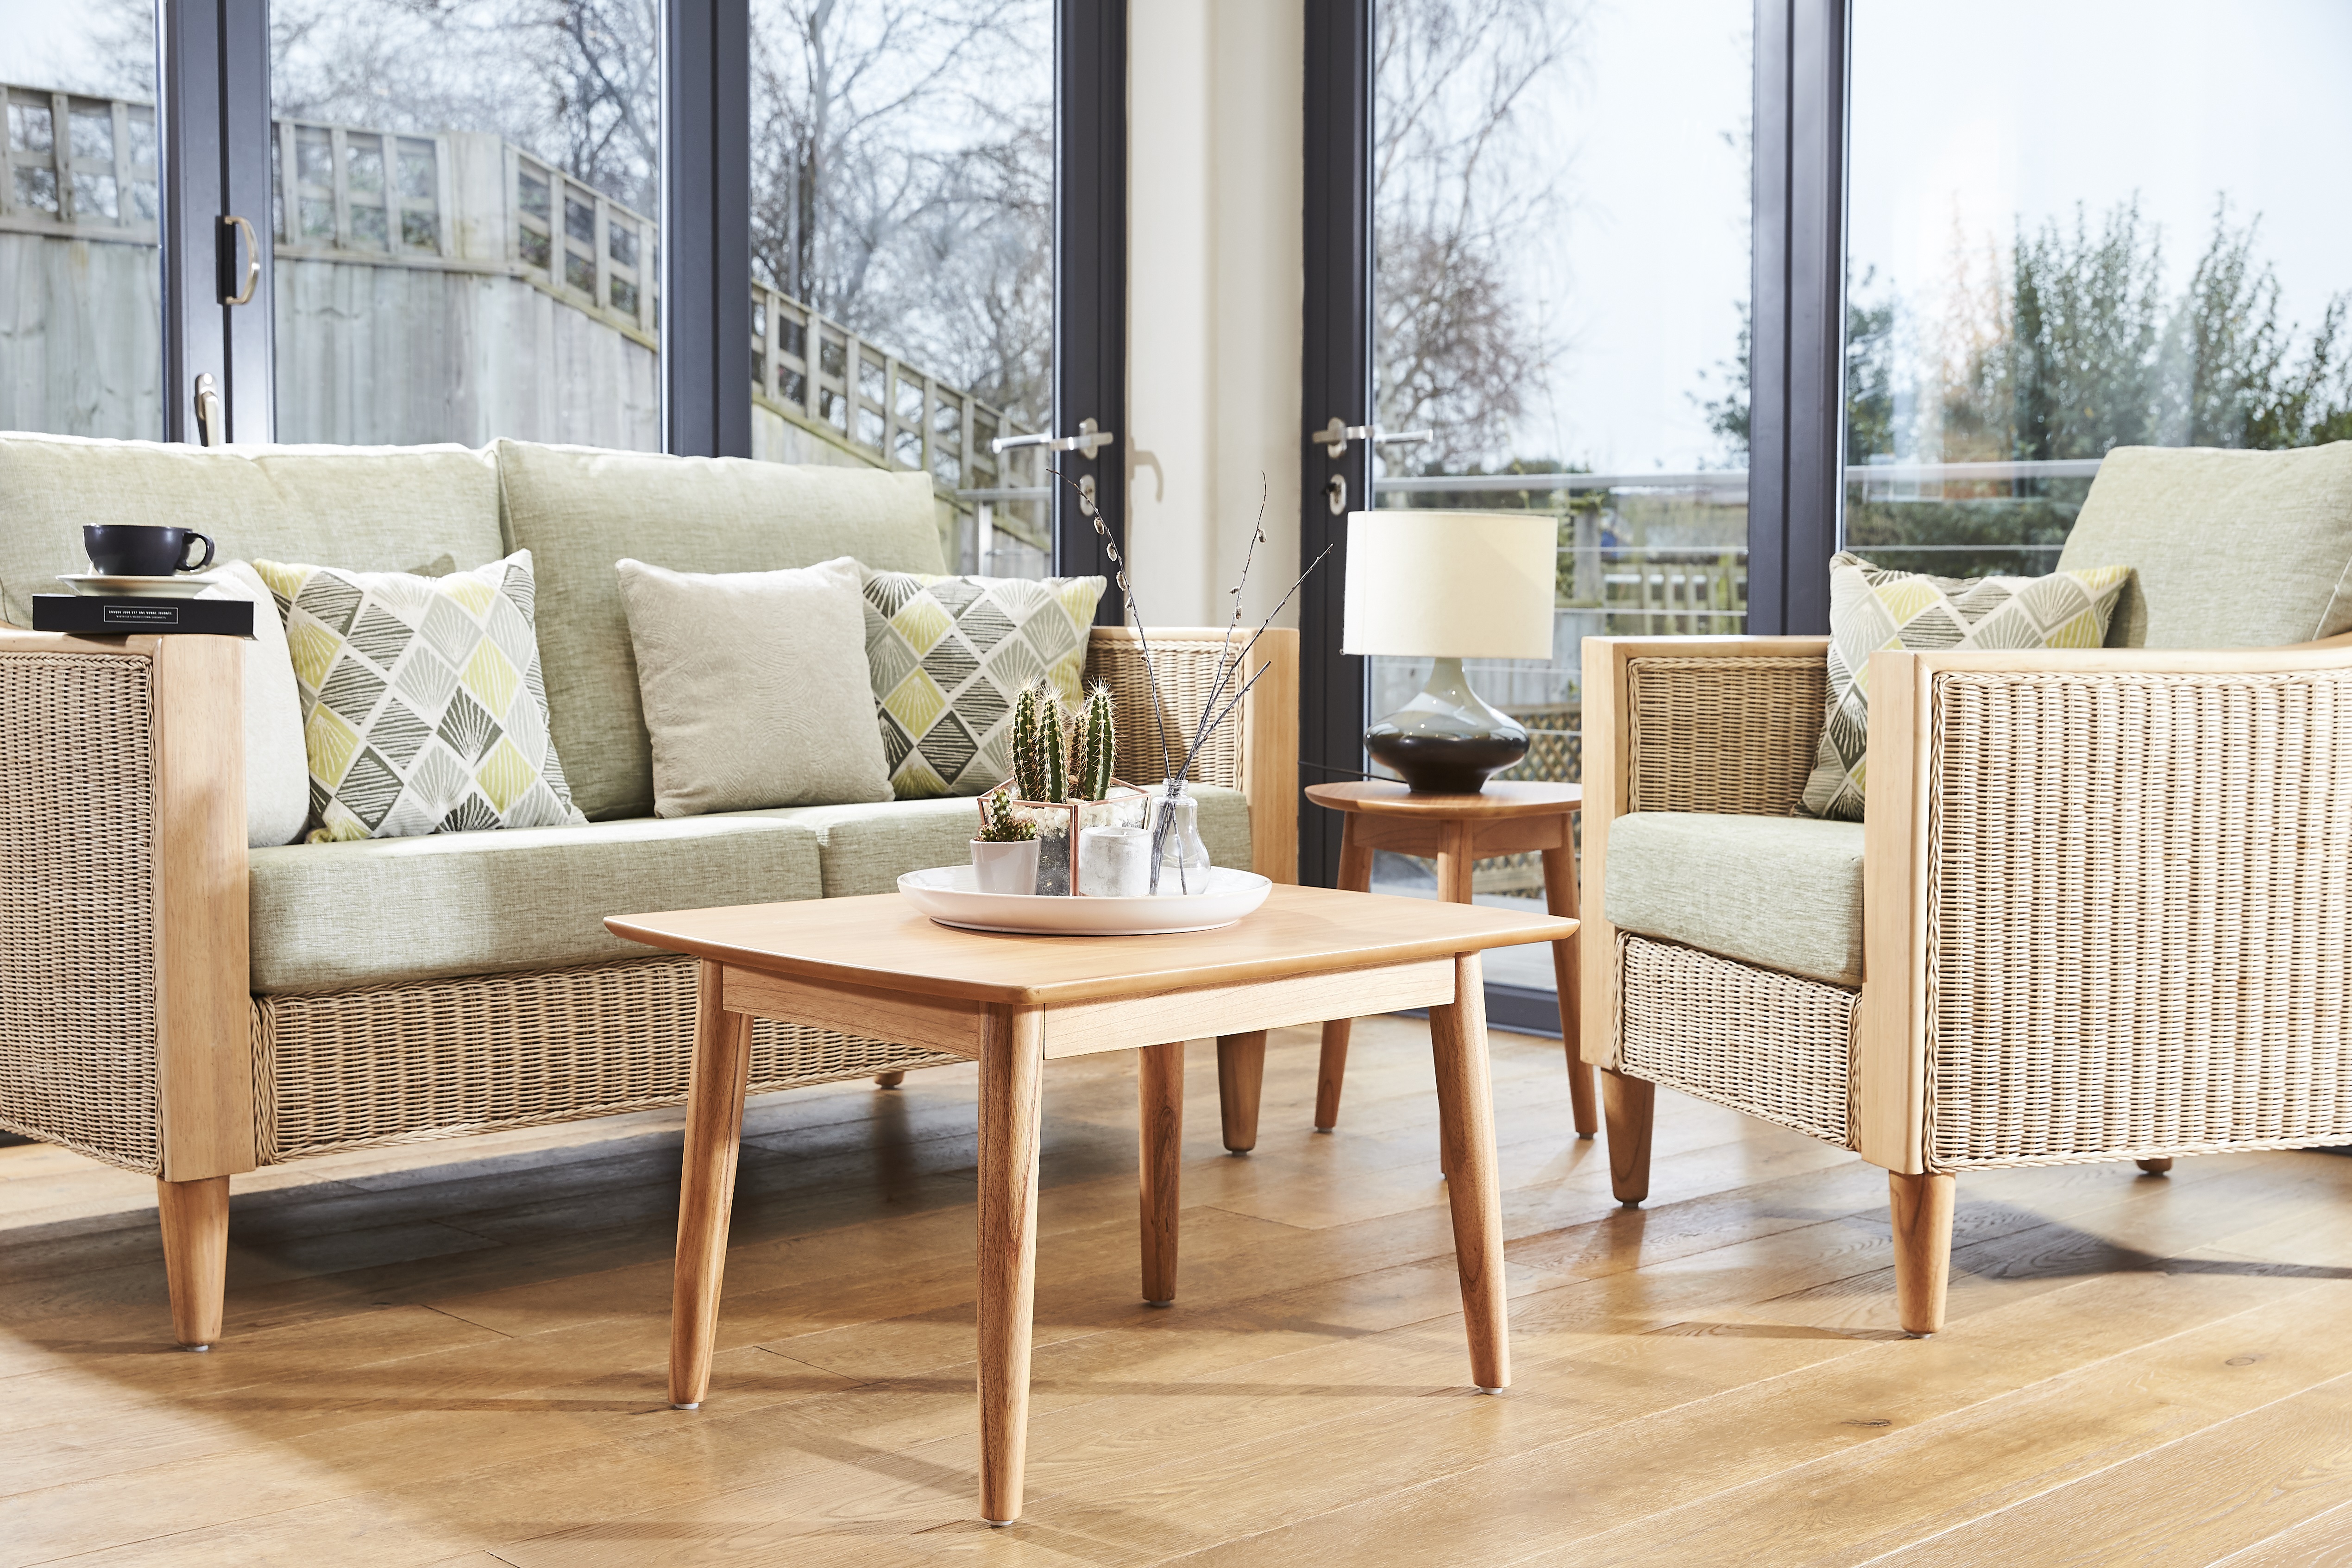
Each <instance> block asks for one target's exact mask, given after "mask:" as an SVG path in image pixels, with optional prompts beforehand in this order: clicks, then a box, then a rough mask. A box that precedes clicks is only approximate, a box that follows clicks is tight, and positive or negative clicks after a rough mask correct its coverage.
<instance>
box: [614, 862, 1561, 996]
mask: <svg viewBox="0 0 2352 1568" xmlns="http://www.w3.org/2000/svg"><path fill="white" fill-rule="evenodd" d="M604 926H605V929H606V930H608V931H611V932H612V933H613V934H614V935H615V936H618V937H623V938H625V939H626V940H628V941H630V942H643V943H645V944H646V946H648V947H657V948H662V949H666V950H667V951H668V952H683V953H688V954H691V955H692V956H694V957H696V958H708V959H715V960H718V961H719V962H720V963H728V964H732V965H736V966H738V967H740V968H745V969H751V970H756V971H759V972H761V973H769V974H782V975H791V976H794V977H796V978H801V979H807V980H816V981H831V982H835V983H839V984H851V985H859V986H866V987H869V988H874V989H878V990H885V991H897V992H904V993H910V994H917V995H925V996H951V997H957V998H961V999H962V1000H965V1001H972V1002H994V1003H1008V1004H1013V1005H1052V1004H1055V1003H1062V1002H1078V1001H1087V1000H1093V999H1097V998H1101V997H1113V996H1136V995H1145V994H1151V993H1153V992H1160V991H1173V990H1180V989H1182V988H1185V987H1188V986H1193V985H1213V984H1234V983H1239V982H1247V981H1253V980H1274V979H1285V978H1289V977H1293V976H1297V975H1304V974H1318V973H1330V972H1332V971H1335V970H1345V969H1361V968H1367V967H1370V966H1371V965H1375V964H1382V963H1411V962H1413V961H1415V960H1423V959H1433V958H1450V957H1452V956H1454V955H1455V954H1457V953H1464V952H1477V951H1479V950H1481V949H1485V948H1490V947H1513V946H1517V944H1519V943H1521V942H1558V941H1560V940H1562V939H1563V938H1566V937H1570V936H1573V935H1575V934H1576V921H1572V920H1561V919H1559V918H1557V917H1554V916H1551V915H1546V914H1520V913H1517V912H1516V911H1514V910H1495V909H1486V908H1484V907H1482V906H1478V905H1472V904H1448V903H1440V902H1437V901H1435V900H1430V899H1404V898H1396V897H1393V896H1391V895H1389V894H1383V893H1345V892H1338V891H1335V890H1333V889H1328V888H1296V887H1283V886H1276V888H1275V889H1274V891H1273V894H1272V896H1271V897H1269V898H1268V899H1267V900H1266V901H1265V904H1264V905H1262V906H1260V907H1259V909H1258V910H1256V911H1255V912H1254V913H1252V914H1249V915H1247V916H1244V918H1243V919H1242V920H1241V921H1238V922H1237V923H1235V924H1233V925H1230V926H1225V927H1223V928H1221V929H1219V930H1216V931H1185V932H1181V933H1177V934H1172V935H1166V936H1021V935H1013V934H1007V933H1003V932H996V931H963V930H960V929H958V928H955V927H952V926H943V925H940V924H938V923H936V922H934V921H931V920H930V919H929V917H927V916H925V915H923V914H922V913H920V912H919V911H918V910H916V909H915V907H914V906H913V905H911V904H909V903H908V902H907V901H906V900H904V899H902V898H901V897H899V896H898V894H897V893H876V894H871V895H868V896H866V897H864V898H854V899H803V900H796V901H793V902H791V903H782V904H744V905H740V906H737V907H735V908H731V909H710V910H677V911H675V912H672V913H667V914H647V915H614V916H612V917H611V918H610V919H608V920H606V921H605V922H604Z"/></svg>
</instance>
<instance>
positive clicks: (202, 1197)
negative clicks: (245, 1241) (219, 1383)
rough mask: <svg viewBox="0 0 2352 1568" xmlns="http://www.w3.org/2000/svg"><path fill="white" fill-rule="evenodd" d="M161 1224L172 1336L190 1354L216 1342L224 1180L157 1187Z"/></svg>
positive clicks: (223, 1256)
mask: <svg viewBox="0 0 2352 1568" xmlns="http://www.w3.org/2000/svg"><path fill="white" fill-rule="evenodd" d="M155 1207H156V1210H157V1212H158V1215H160V1217H161V1218H162V1220H163V1278H164V1280H165V1282H166V1283H167V1284H168V1285H169V1286H170V1288H171V1292H172V1337H173V1339H175V1340H177V1341H179V1342H180V1343H181V1344H182V1345H184V1346H185V1347H186V1348H187V1349H189V1350H192V1351H201V1350H210V1349H211V1348H212V1343H213V1342H214V1341H215V1340H216V1339H218V1338H220V1332H221V1312H222V1309H223V1307H224V1305H225V1304H226V1297H227V1292H228V1178H227V1177H226V1176H206V1177H205V1178H204V1179H202V1180H201V1181H194V1182H166V1181H163V1180H162V1179H160V1178H159V1179H158V1180H157V1181H156V1183H155Z"/></svg>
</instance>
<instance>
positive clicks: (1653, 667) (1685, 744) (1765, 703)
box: [1625, 654, 1829, 816]
mask: <svg viewBox="0 0 2352 1568" xmlns="http://www.w3.org/2000/svg"><path fill="white" fill-rule="evenodd" d="M1828 700H1829V666H1828V664H1827V662H1826V661H1825V660H1824V659H1823V658H1822V656H1821V655H1819V654H1813V655H1810V656H1803V657H1790V658H1635V659H1631V660H1628V661H1627V666H1626V682H1625V719H1626V737H1627V740H1626V752H1625V809H1626V810H1627V811H1720V812H1729V813H1733V814H1737V815H1743V816H1788V815H1789V814H1790V812H1792V811H1794V810H1795V809H1796V808H1797V802H1798V801H1799V800H1800V799H1801V798H1802V797H1803V795H1804V793H1805V779H1806V777H1807V776H1808V775H1809V774H1811V772H1812V768H1813V750H1814V747H1815V745H1816V744H1817V743H1818V742H1820V740H1821V736H1822V715H1823V713H1824V711H1825V705H1826V704H1827V702H1828Z"/></svg>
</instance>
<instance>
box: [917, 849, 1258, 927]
mask: <svg viewBox="0 0 2352 1568" xmlns="http://www.w3.org/2000/svg"><path fill="white" fill-rule="evenodd" d="M1174 875H1175V873H1174V872H1172V871H1171V872H1165V873H1162V876H1163V881H1162V883H1161V885H1162V886H1163V887H1164V886H1166V881H1165V879H1166V878H1172V877H1173V876H1174ZM898 891H899V892H901V893H903V894H905V895H906V899H907V901H908V903H910V904H912V905H914V906H915V907H916V908H917V909H919V910H922V911H923V913H925V914H927V915H929V916H930V917H931V919H933V920H935V921H939V922H940V924H941V925H945V926H961V927H962V928H963V929H965V930H966V931H1019V932H1022V933H1024V934H1027V935H1033V936H1155V935H1159V934H1161V933H1163V932H1169V931H1214V930H1215V929H1216V928H1217V927H1219V926H1229V925H1231V924H1233V923H1234V921H1237V920H1239V919H1241V918H1242V917H1243V916H1244V915H1245V914H1248V913H1249V912H1250V911H1251V910H1255V909H1256V908H1257V907H1258V906H1259V905H1260V904H1262V903H1264V902H1265V900H1266V897H1267V895H1268V894H1270V893H1272V892H1273V891H1274V884H1273V883H1272V882H1269V881H1267V880H1266V879H1265V878H1264V877H1261V876H1259V875H1258V874H1257V873H1256V872H1255V871H1228V870H1226V869H1224V868H1222V867H1213V868H1210V871H1209V886H1208V890H1207V891H1206V892H1202V893H1194V894H1191V895H1185V894H1181V893H1162V894H1161V895H1160V896H1159V897H1158V898H1144V899H1089V898H1067V897H1043V896H1040V895H1037V894H1034V893H983V892H982V891H981V890H980V886H979V883H978V882H977V881H976V880H975V879H973V876H972V869H971V867H970V866H940V867H937V868H933V869H931V870H929V871H909V872H908V873H907V874H906V875H905V876H903V877H901V878H899V879H898Z"/></svg>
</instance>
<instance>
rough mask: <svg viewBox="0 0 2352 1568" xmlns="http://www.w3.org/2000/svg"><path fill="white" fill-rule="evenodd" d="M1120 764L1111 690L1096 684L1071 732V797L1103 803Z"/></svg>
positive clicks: (1103, 685) (1089, 693) (1079, 711)
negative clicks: (1101, 801) (1113, 774)
mask: <svg viewBox="0 0 2352 1568" xmlns="http://www.w3.org/2000/svg"><path fill="white" fill-rule="evenodd" d="M1117 769H1118V728H1117V726H1116V724H1114V722H1113V713H1112V710H1111V697H1110V688H1109V686H1108V685H1107V684H1104V683H1102V682H1099V681H1098V682H1097V683H1096V685H1095V689H1093V690H1092V691H1089V692H1087V700H1086V706H1085V707H1083V708H1081V709H1079V710H1078V716H1077V719H1076V722H1075V723H1073V724H1072V726H1071V732H1070V798H1071V799H1072V800H1101V799H1103V798H1104V797H1105V796H1107V795H1109V794H1110V781H1111V774H1112V773H1114V772H1115V771H1117Z"/></svg>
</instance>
